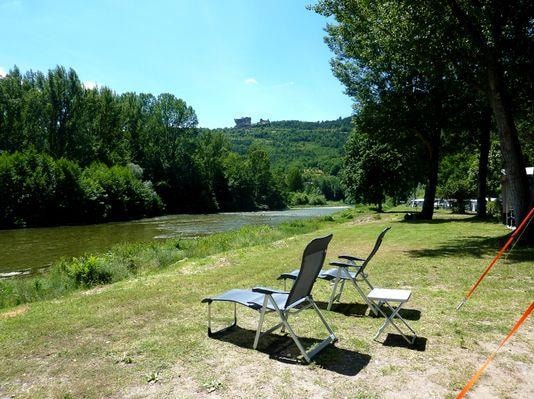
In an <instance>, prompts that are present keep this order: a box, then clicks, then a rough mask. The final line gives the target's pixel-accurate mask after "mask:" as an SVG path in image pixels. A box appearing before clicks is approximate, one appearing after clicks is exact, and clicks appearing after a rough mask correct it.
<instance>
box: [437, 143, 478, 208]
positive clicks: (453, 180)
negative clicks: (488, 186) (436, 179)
mask: <svg viewBox="0 0 534 399" xmlns="http://www.w3.org/2000/svg"><path fill="white" fill-rule="evenodd" d="M476 161H477V160H476V157H475V156H473V155H471V156H468V155H466V154H456V155H449V156H447V157H445V158H444V159H443V160H442V162H441V170H440V185H439V186H438V193H439V195H440V196H441V197H442V198H449V199H454V200H455V202H454V205H453V210H454V211H455V212H457V213H464V212H465V200H467V199H469V198H471V197H474V196H475V195H476V168H477V162H476Z"/></svg>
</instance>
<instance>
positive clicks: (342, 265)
mask: <svg viewBox="0 0 534 399" xmlns="http://www.w3.org/2000/svg"><path fill="white" fill-rule="evenodd" d="M330 264H331V265H332V266H340V267H358V268H361V266H360V265H353V264H352V263H344V262H335V261H334V262H330Z"/></svg>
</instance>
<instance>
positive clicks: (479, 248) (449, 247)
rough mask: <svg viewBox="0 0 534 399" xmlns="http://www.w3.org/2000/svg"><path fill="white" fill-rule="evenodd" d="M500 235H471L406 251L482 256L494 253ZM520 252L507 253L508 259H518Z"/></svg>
mask: <svg viewBox="0 0 534 399" xmlns="http://www.w3.org/2000/svg"><path fill="white" fill-rule="evenodd" d="M501 240H502V237H482V236H471V237H462V238H458V239H452V240H448V241H446V242H444V243H442V244H441V245H439V246H438V247H436V248H425V249H414V250H410V251H406V253H407V254H408V255H409V256H411V257H414V258H434V257H451V256H458V257H463V256H471V257H473V258H482V257H483V256H486V255H495V254H497V251H499V249H500V248H501ZM521 258H522V256H521V254H520V253H515V252H512V253H509V254H508V259H509V260H510V261H520V260H521Z"/></svg>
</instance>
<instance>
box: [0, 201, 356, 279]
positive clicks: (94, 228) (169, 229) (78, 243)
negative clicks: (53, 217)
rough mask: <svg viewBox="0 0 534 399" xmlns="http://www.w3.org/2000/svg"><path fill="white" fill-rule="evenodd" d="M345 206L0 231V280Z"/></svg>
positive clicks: (302, 216)
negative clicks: (120, 249) (118, 250)
mask: <svg viewBox="0 0 534 399" xmlns="http://www.w3.org/2000/svg"><path fill="white" fill-rule="evenodd" d="M346 208H347V207H344V206H338V207H316V208H294V209H289V210H284V211H264V212H232V213H216V214H210V215H166V216H161V217H156V218H150V219H140V220H134V221H129V222H116V223H104V224H94V225H86V226H59V227H40V228H30V229H18V230H0V278H2V277H9V276H11V275H17V274H21V273H22V274H27V273H32V272H34V271H36V270H38V269H41V268H44V267H48V266H50V265H51V264H52V263H53V262H55V261H57V260H58V259H60V258H62V257H72V256H79V255H83V254H84V253H96V252H101V251H105V250H107V249H109V248H110V247H112V246H113V245H115V244H118V243H124V242H138V241H150V240H160V239H165V238H172V237H177V236H182V237H194V236H200V235H206V234H211V233H217V232H221V231H228V230H234V229H238V228H240V227H242V226H245V225H260V224H268V225H271V226H275V225H277V224H278V223H281V222H284V221H288V220H295V219H306V218H311V217H317V216H325V215H330V214H332V213H334V212H337V211H339V210H342V209H346Z"/></svg>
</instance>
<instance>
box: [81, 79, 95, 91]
mask: <svg viewBox="0 0 534 399" xmlns="http://www.w3.org/2000/svg"><path fill="white" fill-rule="evenodd" d="M83 87H85V88H86V89H89V90H91V89H94V88H95V87H98V84H97V83H96V82H92V81H90V80H86V81H85V82H83Z"/></svg>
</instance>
